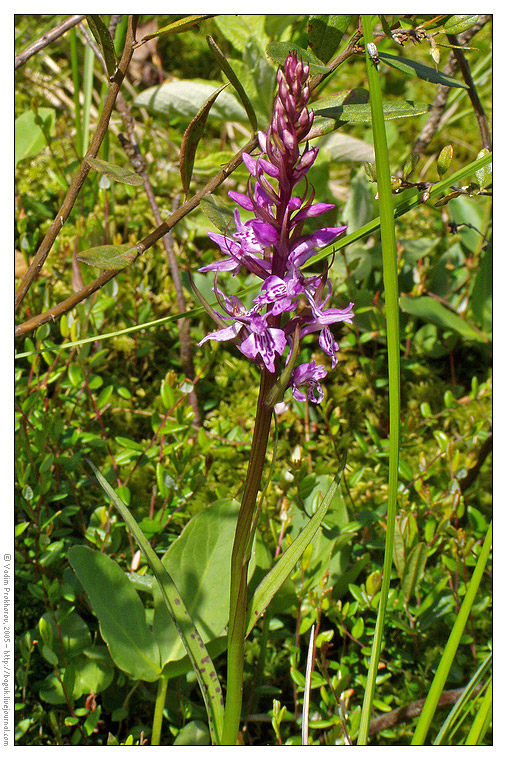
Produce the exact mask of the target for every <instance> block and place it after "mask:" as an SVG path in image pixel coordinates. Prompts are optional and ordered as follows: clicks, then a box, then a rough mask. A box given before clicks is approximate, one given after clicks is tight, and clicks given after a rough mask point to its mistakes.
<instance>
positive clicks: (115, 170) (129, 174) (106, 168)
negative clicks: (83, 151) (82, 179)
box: [86, 156, 143, 185]
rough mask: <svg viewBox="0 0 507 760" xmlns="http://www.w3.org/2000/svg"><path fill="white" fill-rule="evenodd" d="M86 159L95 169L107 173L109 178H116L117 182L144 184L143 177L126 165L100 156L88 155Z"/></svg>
mask: <svg viewBox="0 0 507 760" xmlns="http://www.w3.org/2000/svg"><path fill="white" fill-rule="evenodd" d="M86 161H87V163H89V164H90V166H91V167H92V168H93V169H95V170H96V171H98V172H100V173H101V174H105V175H106V177H109V179H114V180H115V182H122V183H123V184H124V185H142V184H143V180H142V177H140V176H139V174H136V173H135V172H133V171H132V170H131V169H127V168H126V167H125V166H116V164H110V163H109V162H108V161H102V160H101V159H99V158H89V157H88V156H87V157H86Z"/></svg>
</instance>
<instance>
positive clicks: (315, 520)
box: [247, 454, 347, 634]
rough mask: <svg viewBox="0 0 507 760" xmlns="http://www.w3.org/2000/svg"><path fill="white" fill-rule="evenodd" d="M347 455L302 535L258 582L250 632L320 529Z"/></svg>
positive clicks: (249, 618)
mask: <svg viewBox="0 0 507 760" xmlns="http://www.w3.org/2000/svg"><path fill="white" fill-rule="evenodd" d="M346 458H347V456H346V454H344V456H343V459H342V461H341V463H340V467H339V470H338V472H337V474H336V476H335V478H334V480H333V482H332V483H331V485H330V487H329V489H328V492H327V493H326V495H325V496H324V498H323V499H322V503H321V505H320V506H319V508H318V509H317V511H316V512H315V514H314V515H313V517H312V518H311V520H309V521H308V523H307V524H306V525H305V527H304V528H303V530H302V531H301V533H300V534H299V536H298V537H297V538H296V539H295V540H294V541H293V542H292V543H291V545H290V546H289V547H288V549H286V550H285V552H284V553H283V554H282V556H281V557H280V559H279V560H278V562H277V563H276V564H275V565H274V567H272V568H271V570H270V571H269V573H268V574H267V575H266V576H265V577H264V578H263V579H262V581H261V582H260V583H259V585H258V586H257V588H256V590H255V593H254V595H253V597H252V600H251V601H250V604H249V605H248V611H247V634H248V633H250V631H251V630H252V628H253V627H254V625H255V624H256V622H257V620H258V619H259V618H260V616H261V615H262V613H263V612H264V610H265V609H266V607H267V606H268V604H269V603H270V601H271V600H272V598H273V597H274V595H275V594H276V592H277V591H278V589H279V588H280V587H281V586H282V584H283V583H284V582H285V581H286V580H287V578H288V577H289V575H290V574H291V573H292V571H293V570H294V566H295V564H296V562H297V561H298V560H299V559H300V558H301V556H302V554H303V552H304V550H305V549H306V547H307V546H308V544H309V543H310V541H311V540H312V538H313V537H314V535H315V534H316V532H317V530H318V529H319V526H320V524H321V523H322V520H323V519H324V517H325V516H326V512H327V510H328V509H329V505H330V504H331V502H332V500H333V498H334V495H335V493H336V491H337V490H338V486H339V485H340V480H341V476H342V473H343V470H344V469H345V462H346Z"/></svg>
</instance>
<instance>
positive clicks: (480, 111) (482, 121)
mask: <svg viewBox="0 0 507 760" xmlns="http://www.w3.org/2000/svg"><path fill="white" fill-rule="evenodd" d="M447 39H448V40H449V42H450V43H451V45H455V46H456V47H455V49H454V50H453V53H454V57H455V58H456V61H457V63H458V66H459V68H460V71H461V75H462V77H463V81H464V82H465V84H466V85H468V97H469V98H470V102H471V103H472V106H473V109H474V112H475V117H476V119H477V123H478V125H479V131H480V133H481V139H482V146H483V148H487V149H488V150H491V135H490V133H489V127H488V120H487V118H486V114H485V113H484V108H483V107H482V103H481V101H480V98H479V95H478V93H477V89H476V87H475V83H474V80H473V77H472V74H471V71H470V66H469V65H468V61H467V59H466V58H465V56H464V55H463V51H462V50H460V49H459V41H458V38H457V37H456V36H455V35H454V34H448V35H447Z"/></svg>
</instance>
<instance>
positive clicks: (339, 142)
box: [319, 132, 375, 163]
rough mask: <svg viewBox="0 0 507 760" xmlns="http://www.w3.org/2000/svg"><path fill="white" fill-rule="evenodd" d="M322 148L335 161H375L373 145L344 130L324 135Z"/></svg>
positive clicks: (321, 143) (320, 145) (320, 143)
mask: <svg viewBox="0 0 507 760" xmlns="http://www.w3.org/2000/svg"><path fill="white" fill-rule="evenodd" d="M320 148H323V149H324V150H325V151H327V152H328V153H329V154H330V156H331V158H332V159H333V160H334V161H340V162H346V161H359V162H360V163H368V162H369V163H373V162H374V161H375V151H374V150H373V145H370V143H367V142H365V141H364V140H358V139H357V137H352V135H346V134H343V133H342V132H333V133H332V134H330V135H326V136H325V137H323V138H322V140H321V141H320V142H319V149H320Z"/></svg>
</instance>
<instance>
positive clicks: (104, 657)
mask: <svg viewBox="0 0 507 760" xmlns="http://www.w3.org/2000/svg"><path fill="white" fill-rule="evenodd" d="M74 666H75V669H76V677H75V681H74V692H73V696H74V699H78V698H79V697H80V696H82V695H83V694H90V693H91V692H93V693H94V694H100V692H101V691H105V689H107V687H108V686H109V685H110V684H111V682H112V680H113V678H114V664H113V661H112V660H111V657H110V656H109V652H108V649H107V647H103V646H100V645H97V646H93V647H89V648H87V649H85V650H84V652H82V653H81V654H80V655H79V656H78V657H76V658H75V659H74Z"/></svg>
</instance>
